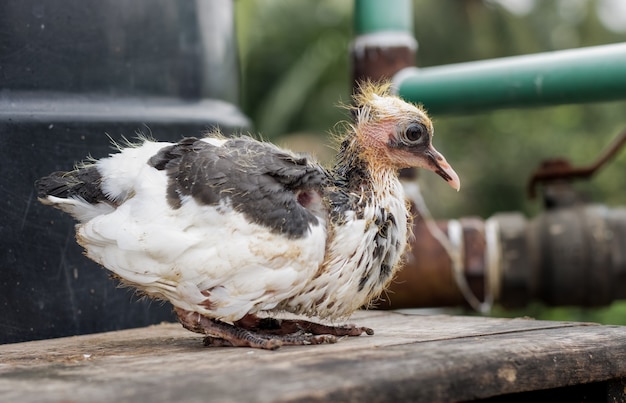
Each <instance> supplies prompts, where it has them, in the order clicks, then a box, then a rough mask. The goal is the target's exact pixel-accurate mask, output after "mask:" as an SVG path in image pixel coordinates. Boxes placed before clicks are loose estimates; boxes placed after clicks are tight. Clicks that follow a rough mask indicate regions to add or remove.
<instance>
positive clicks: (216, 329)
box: [175, 308, 282, 350]
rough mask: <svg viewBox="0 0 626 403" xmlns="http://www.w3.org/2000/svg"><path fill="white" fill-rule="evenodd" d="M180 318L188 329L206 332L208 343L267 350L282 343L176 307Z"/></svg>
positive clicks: (273, 348)
mask: <svg viewBox="0 0 626 403" xmlns="http://www.w3.org/2000/svg"><path fill="white" fill-rule="evenodd" d="M175 311H176V315H178V320H179V321H180V323H181V324H182V325H183V327H184V328H185V329H187V330H191V331H192V332H196V333H201V334H206V335H207V336H208V337H207V338H206V339H205V344H206V345H212V346H216V345H217V346H225V345H232V346H236V347H254V348H262V349H265V350H276V349H277V348H279V347H280V346H281V345H282V343H281V342H280V340H276V339H269V338H263V337H260V336H258V335H256V334H255V333H253V332H251V331H248V330H246V329H243V328H240V327H236V326H233V325H230V324H228V323H224V322H221V321H219V320H215V319H211V318H208V317H206V316H203V315H200V314H199V313H197V312H192V311H187V310H185V309H180V308H175Z"/></svg>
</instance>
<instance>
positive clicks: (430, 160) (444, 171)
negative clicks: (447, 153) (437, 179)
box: [423, 145, 461, 192]
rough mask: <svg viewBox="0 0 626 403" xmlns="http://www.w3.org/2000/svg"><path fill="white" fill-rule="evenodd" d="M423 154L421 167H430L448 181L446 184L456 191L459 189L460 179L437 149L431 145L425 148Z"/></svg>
mask: <svg viewBox="0 0 626 403" xmlns="http://www.w3.org/2000/svg"><path fill="white" fill-rule="evenodd" d="M424 155H425V157H426V158H425V159H424V166H423V168H426V169H430V170H431V171H433V172H434V173H436V174H437V175H439V176H441V177H442V178H443V180H445V181H446V182H448V185H450V186H452V188H453V189H456V191H457V192H458V191H459V189H461V180H460V179H459V176H458V175H457V174H456V172H454V169H452V167H451V166H450V164H448V161H446V159H445V158H444V156H443V155H441V154H440V153H439V151H437V150H435V148H434V147H433V146H432V145H431V146H429V147H428V148H427V149H426V152H425V153H424Z"/></svg>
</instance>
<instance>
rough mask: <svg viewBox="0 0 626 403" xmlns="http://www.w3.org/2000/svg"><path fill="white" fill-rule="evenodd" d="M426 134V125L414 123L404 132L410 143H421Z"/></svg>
mask: <svg viewBox="0 0 626 403" xmlns="http://www.w3.org/2000/svg"><path fill="white" fill-rule="evenodd" d="M425 134H426V128H425V127H424V125H421V124H418V123H413V124H411V125H409V127H407V128H406V131H405V132H404V138H405V139H406V141H407V142H408V143H412V144H415V143H420V142H422V140H423V138H424V135H425Z"/></svg>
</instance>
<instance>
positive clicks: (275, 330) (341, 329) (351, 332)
mask: <svg viewBox="0 0 626 403" xmlns="http://www.w3.org/2000/svg"><path fill="white" fill-rule="evenodd" d="M235 324H236V325H237V326H239V327H242V328H244V329H247V330H250V331H256V332H258V333H265V334H275V335H290V334H296V333H298V332H304V333H310V334H314V335H332V336H339V337H341V336H360V335H361V334H363V333H365V334H368V335H370V336H371V335H373V334H374V330H372V329H370V328H369V327H357V326H355V325H352V324H350V325H342V326H330V325H323V324H320V323H315V322H310V321H308V320H301V319H274V318H259V317H257V316H255V315H252V314H248V315H246V316H244V317H243V318H241V319H240V320H238V321H237V322H235Z"/></svg>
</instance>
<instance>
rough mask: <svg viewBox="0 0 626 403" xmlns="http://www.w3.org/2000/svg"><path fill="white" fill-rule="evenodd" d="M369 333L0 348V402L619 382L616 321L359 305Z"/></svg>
mask: <svg viewBox="0 0 626 403" xmlns="http://www.w3.org/2000/svg"><path fill="white" fill-rule="evenodd" d="M353 321H354V322H356V323H358V324H359V325H362V326H369V327H372V328H374V329H375V330H376V334H375V335H374V336H371V337H369V336H361V337H357V338H348V339H344V340H341V341H340V342H339V343H337V344H333V345H319V346H294V347H282V348H281V349H279V350H277V351H261V350H253V349H247V348H206V347H204V346H203V345H202V338H201V337H198V335H196V334H193V333H191V332H188V331H186V330H184V329H182V327H181V326H180V325H178V324H162V325H158V326H151V327H146V328H140V329H131V330H123V331H118V332H111V333H102V334H95V335H86V336H77V337H69V338H62V339H54V340H45V341H35V342H28V343H19V344H8V345H3V346H0V400H2V401H14V400H15V401H17V400H19V401H22V402H35V401H37V402H41V401H117V402H120V401H131V400H132V401H156V402H160V401H179V402H195V401H219V402H241V401H259V402H270V401H271V402H276V401H279V402H286V401H327V400H336V401H357V400H362V401H373V402H376V401H380V402H383V401H398V400H399V399H402V400H420V401H422V400H423V401H432V402H436V401H442V402H444V401H446V402H447V401H460V400H468V399H476V398H486V397H490V396H498V395H502V394H508V393H516V392H524V391H532V390H539V389H548V388H556V387H562V386H569V385H576V384H581V383H589V382H600V381H607V380H611V379H622V378H626V327H620V326H600V325H595V324H587V323H565V322H547V321H536V320H528V319H495V318H480V317H463V316H446V315H435V316H418V315H404V314H399V313H391V312H376V311H371V312H362V313H359V314H358V315H356V316H355V317H353Z"/></svg>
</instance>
